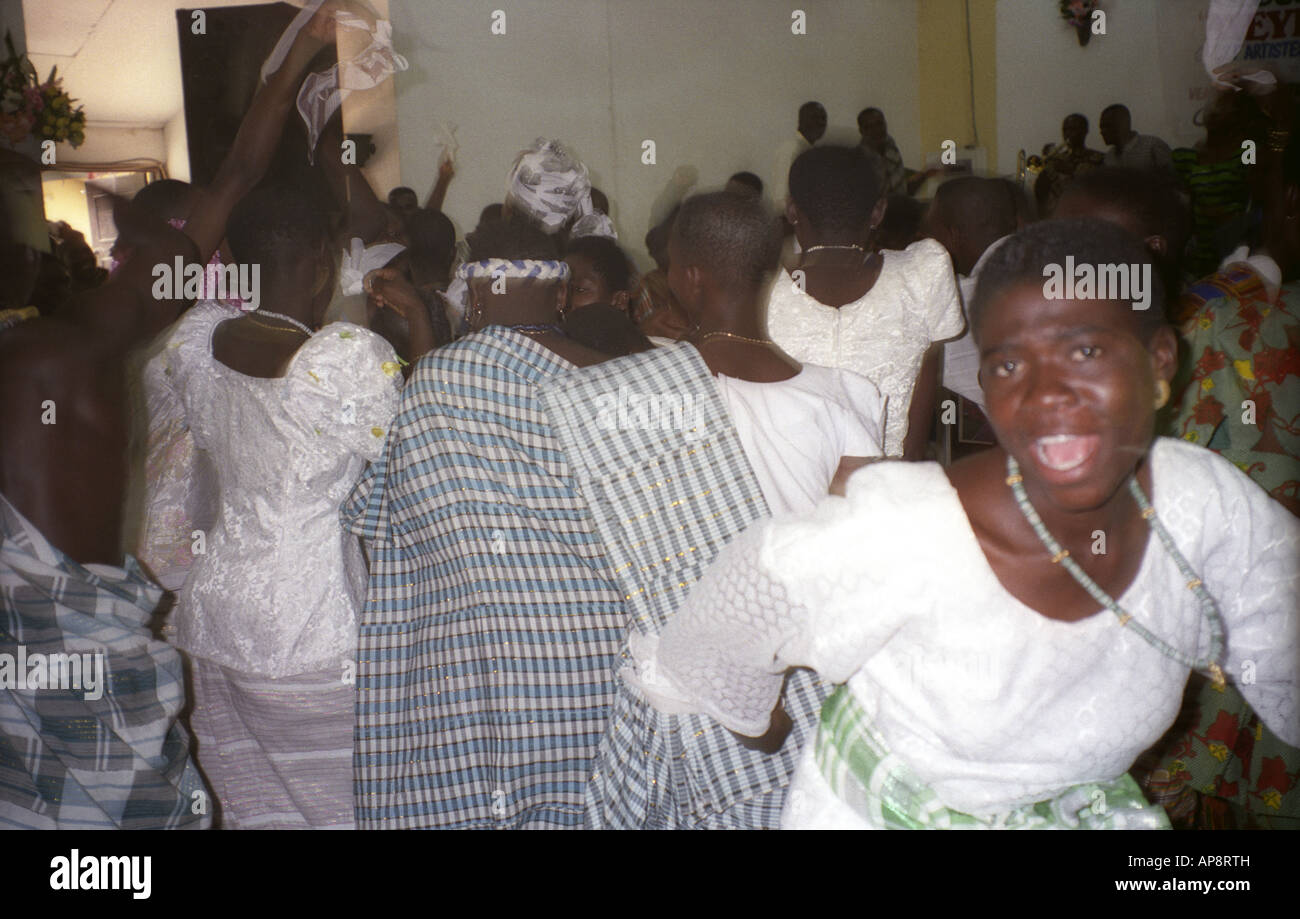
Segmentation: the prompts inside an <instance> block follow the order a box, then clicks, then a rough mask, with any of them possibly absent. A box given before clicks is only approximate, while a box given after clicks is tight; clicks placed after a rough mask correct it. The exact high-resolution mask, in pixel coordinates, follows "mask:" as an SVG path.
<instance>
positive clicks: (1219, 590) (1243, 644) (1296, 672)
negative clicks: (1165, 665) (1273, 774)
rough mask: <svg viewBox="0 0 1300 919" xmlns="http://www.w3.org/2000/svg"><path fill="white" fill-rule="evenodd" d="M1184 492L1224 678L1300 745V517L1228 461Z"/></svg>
mask: <svg viewBox="0 0 1300 919" xmlns="http://www.w3.org/2000/svg"><path fill="white" fill-rule="evenodd" d="M1178 446H1180V447H1182V448H1183V449H1184V451H1187V452H1191V451H1195V452H1194V453H1192V454H1191V455H1197V454H1201V457H1200V458H1201V459H1202V461H1203V462H1204V463H1206V464H1207V465H1208V466H1209V467H1210V469H1211V475H1212V479H1211V480H1210V481H1208V482H1205V483H1204V486H1203V489H1202V490H1198V492H1197V493H1196V494H1195V495H1194V496H1192V495H1189V508H1188V512H1189V513H1191V514H1194V515H1195V516H1196V517H1197V519H1198V523H1199V524H1200V528H1201V530H1202V532H1203V533H1204V534H1205V537H1204V538H1205V539H1206V541H1207V543H1208V545H1207V546H1206V547H1205V549H1204V550H1203V551H1204V561H1203V563H1202V565H1203V569H1202V570H1203V573H1202V577H1203V578H1204V580H1205V583H1206V584H1207V585H1208V586H1209V587H1210V588H1211V592H1212V593H1214V594H1215V596H1216V598H1217V599H1218V601H1219V607H1220V610H1221V611H1222V613H1223V618H1224V625H1225V627H1226V631H1227V661H1226V667H1225V669H1226V670H1227V673H1228V676H1229V678H1231V679H1232V680H1233V682H1234V683H1235V684H1236V686H1237V688H1238V689H1240V690H1241V694H1242V695H1243V696H1244V697H1245V698H1246V701H1247V702H1249V703H1250V705H1251V707H1252V708H1253V709H1254V710H1255V712H1256V714H1258V715H1259V717H1260V719H1261V720H1263V722H1264V723H1265V724H1267V725H1268V727H1269V729H1270V730H1272V731H1273V732H1274V733H1275V734H1277V736H1278V737H1280V738H1282V740H1284V741H1285V742H1286V743H1289V744H1291V745H1293V746H1300V521H1297V520H1296V518H1295V517H1294V516H1293V515H1292V514H1291V513H1289V512H1288V511H1287V510H1286V508H1284V507H1283V506H1282V505H1281V504H1279V503H1278V502H1276V501H1274V500H1273V499H1272V498H1270V497H1269V496H1268V494H1267V493H1266V492H1264V490H1263V489H1261V488H1260V487H1259V486H1258V485H1256V484H1255V483H1254V482H1252V481H1251V480H1250V479H1248V478H1247V477H1246V476H1245V475H1244V474H1242V473H1241V472H1240V471H1239V470H1238V469H1237V468H1236V467H1234V466H1232V465H1231V464H1230V463H1228V462H1227V461H1226V460H1223V459H1221V458H1220V457H1218V456H1215V455H1214V454H1212V453H1209V451H1202V450H1200V448H1195V447H1190V446H1188V445H1185V444H1179V445H1178Z"/></svg>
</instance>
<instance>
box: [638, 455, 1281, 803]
mask: <svg viewBox="0 0 1300 919" xmlns="http://www.w3.org/2000/svg"><path fill="white" fill-rule="evenodd" d="M1152 456H1153V459H1152V464H1153V465H1152V475H1153V477H1154V492H1155V493H1154V496H1153V504H1154V506H1155V508H1156V513H1157V515H1158V516H1159V519H1160V520H1161V521H1162V522H1163V524H1164V526H1165V527H1166V529H1167V530H1168V531H1169V533H1170V534H1171V536H1172V537H1173V540H1174V542H1175V544H1176V545H1177V546H1178V547H1179V549H1180V551H1181V552H1182V554H1183V556H1184V557H1185V558H1186V560H1187V562H1188V563H1189V564H1190V566H1191V568H1192V569H1193V570H1194V571H1195V572H1197V573H1198V574H1199V576H1200V577H1201V578H1203V579H1204V582H1205V585H1206V587H1207V588H1209V591H1210V593H1211V594H1212V595H1213V596H1214V597H1215V598H1216V599H1217V600H1218V602H1219V607H1220V609H1221V611H1222V614H1223V619H1224V624H1225V626H1226V630H1227V651H1226V655H1225V666H1224V670H1225V671H1226V672H1227V674H1228V676H1229V679H1233V680H1235V681H1236V683H1237V685H1238V686H1239V687H1240V689H1241V692H1242V695H1244V696H1245V697H1246V699H1247V700H1248V701H1249V702H1250V704H1251V706H1252V707H1253V708H1254V709H1255V711H1256V712H1257V713H1258V714H1259V716H1260V718H1261V719H1262V720H1263V721H1264V722H1265V723H1266V724H1267V725H1268V726H1269V728H1270V729H1272V730H1273V731H1275V732H1276V733H1277V734H1278V736H1279V737H1281V738H1282V739H1283V740H1285V741H1286V742H1287V743H1291V744H1296V743H1298V742H1300V707H1298V706H1300V674H1298V673H1297V670H1300V612H1298V611H1297V610H1298V608H1300V522H1298V521H1297V520H1296V519H1295V518H1294V517H1292V516H1291V515H1290V514H1289V513H1287V511H1286V509H1285V508H1283V507H1282V506H1281V505H1280V504H1278V503H1276V502H1275V501H1273V500H1272V499H1270V498H1269V496H1268V495H1267V494H1265V493H1264V491H1263V490H1262V489H1260V488H1259V486H1257V485H1256V484H1255V483H1253V482H1251V481H1250V480H1249V479H1248V478H1246V476H1245V475H1243V474H1242V473H1241V472H1240V470H1238V469H1237V468H1236V467H1234V466H1233V465H1232V464H1231V463H1229V462H1227V461H1226V460H1224V459H1222V458H1221V457H1219V456H1217V455H1216V454H1214V453H1211V452H1210V451H1208V450H1205V449H1203V448H1201V447H1196V446H1193V445H1190V444H1186V443H1183V442H1181V441H1177V440H1170V439H1160V440H1158V441H1157V442H1156V444H1155V445H1154V447H1153V450H1152ZM1185 581H1186V579H1185V578H1184V576H1183V575H1182V573H1181V572H1180V571H1179V569H1178V566H1177V565H1176V564H1175V562H1174V560H1173V559H1172V558H1171V557H1170V555H1169V553H1168V552H1167V551H1166V550H1165V548H1164V546H1163V545H1162V544H1161V542H1160V540H1159V539H1158V538H1157V536H1156V535H1155V534H1154V533H1152V534H1151V536H1150V537H1149V539H1148V541H1147V545H1146V549H1145V554H1144V557H1143V559H1142V564H1141V568H1140V570H1139V571H1138V574H1137V576H1136V578H1135V579H1134V581H1133V583H1132V584H1131V585H1130V587H1129V588H1128V590H1127V591H1125V593H1124V594H1123V596H1121V597H1120V598H1119V600H1118V602H1119V604H1120V606H1121V607H1122V608H1123V609H1124V610H1125V611H1127V612H1129V613H1131V614H1132V616H1133V617H1134V619H1136V620H1137V621H1139V622H1141V623H1142V624H1143V625H1145V626H1146V627H1147V628H1148V629H1150V631H1151V632H1152V633H1154V634H1155V635H1157V636H1159V637H1160V638H1161V639H1163V640H1164V641H1166V642H1168V643H1169V644H1171V645H1172V646H1173V647H1175V648H1177V649H1179V650H1181V651H1182V652H1183V653H1184V654H1186V655H1188V656H1190V657H1193V658H1203V657H1204V656H1205V655H1206V654H1207V652H1208V648H1209V631H1208V628H1207V625H1206V619H1205V616H1204V615H1203V613H1202V611H1201V609H1200V604H1199V603H1198V602H1197V600H1196V598H1195V596H1194V595H1193V594H1192V592H1191V591H1190V590H1188V589H1187V587H1186V584H1185ZM637 658H638V663H637V673H638V674H639V675H640V677H639V683H640V685H641V687H642V689H643V691H645V692H646V694H647V696H649V697H650V699H651V701H652V702H653V703H654V704H655V705H656V707H659V708H661V709H663V710H666V711H675V712H683V711H696V712H703V713H705V714H708V715H710V716H711V717H713V718H715V719H716V720H718V721H719V722H721V723H722V724H724V725H725V726H727V727H728V728H730V729H732V730H734V731H739V732H741V733H745V734H750V735H757V734H761V733H763V731H765V730H766V729H767V726H768V723H769V720H770V717H771V712H772V709H773V707H774V706H775V704H776V701H777V699H778V698H779V695H780V692H781V685H782V681H783V679H784V673H785V670H786V668H788V667H791V666H807V667H812V668H813V669H814V670H816V671H817V673H818V674H819V675H820V676H821V677H822V678H824V679H827V680H830V681H832V682H836V683H847V685H848V688H849V690H850V692H852V693H853V696H854V698H855V700H856V701H857V702H858V703H859V704H860V705H861V706H862V708H863V710H864V711H865V712H866V713H867V715H868V716H869V717H870V718H871V719H872V721H873V722H874V725H875V728H876V730H877V731H878V732H879V734H880V735H881V736H882V737H883V738H884V740H885V743H886V744H887V745H888V748H889V751H890V752H891V753H892V754H893V755H895V756H898V757H900V758H901V759H902V760H903V762H904V763H905V764H906V765H907V766H908V767H909V768H910V769H911V771H912V772H913V773H914V774H915V775H917V776H918V777H919V778H920V779H921V780H923V781H924V782H925V784H926V785H927V786H928V787H929V788H931V789H933V791H934V793H935V794H936V796H937V797H938V798H939V799H940V800H941V801H942V802H943V803H944V804H945V805H946V806H948V807H950V808H952V809H954V810H957V811H960V812H962V813H967V814H974V815H977V816H981V817H993V818H995V817H996V816H997V815H999V814H1005V813H1007V812H1009V811H1011V810H1013V809H1015V808H1017V807H1020V806H1023V805H1026V804H1031V803H1034V802H1037V801H1043V800H1048V799H1050V798H1052V797H1054V796H1055V795H1057V794H1059V793H1061V792H1062V791H1064V790H1065V789H1068V788H1070V787H1073V786H1075V785H1080V784H1084V783H1088V782H1106V781H1113V780H1115V779H1117V778H1119V777H1120V776H1122V775H1123V774H1124V773H1125V772H1127V771H1128V770H1129V769H1130V768H1131V767H1132V765H1133V762H1134V760H1135V759H1136V758H1137V756H1138V755H1139V754H1141V753H1142V752H1143V751H1144V750H1146V749H1147V748H1148V747H1150V746H1151V745H1152V744H1153V743H1154V742H1155V741H1156V740H1158V739H1159V738H1160V736H1161V734H1163V733H1164V731H1165V730H1166V729H1167V728H1168V727H1169V725H1170V724H1171V723H1172V722H1173V720H1174V718H1175V716H1176V715H1177V713H1178V710H1179V705H1180V703H1181V701H1182V695H1183V687H1184V685H1185V684H1186V682H1187V677H1188V674H1189V670H1188V667H1187V666H1186V665H1184V664H1181V663H1179V662H1178V661H1175V660H1172V659H1171V658H1169V657H1166V656H1165V655H1163V654H1162V653H1161V652H1160V651H1158V650H1157V649H1156V648H1155V647H1153V646H1152V645H1151V644H1149V643H1148V642H1147V641H1145V640H1144V639H1143V638H1142V637H1141V636H1140V635H1138V634H1137V633H1136V632H1134V631H1133V630H1132V629H1128V628H1124V627H1122V626H1121V625H1120V624H1119V622H1118V620H1117V619H1116V618H1115V616H1114V615H1112V614H1111V613H1110V612H1107V611H1105V610H1102V611H1101V612H1099V613H1097V614H1096V615H1093V616H1091V617H1089V618H1087V619H1083V620H1080V621H1077V622H1063V621H1057V620H1053V619H1048V618H1047V617H1045V616H1043V615H1041V614H1039V613H1038V612H1036V611H1034V610H1032V609H1030V608H1029V607H1027V606H1025V605H1024V604H1022V603H1021V602H1020V601H1019V600H1017V599H1016V598H1015V597H1014V596H1012V595H1011V594H1010V593H1008V592H1007V590H1006V588H1004V587H1003V586H1002V584H1001V582H1000V581H999V580H998V578H997V576H996V575H995V574H994V572H993V569H992V568H991V567H990V566H989V564H988V561H987V560H986V559H985V556H984V554H983V551H982V550H981V549H980V546H979V542H978V541H977V540H976V538H975V535H974V533H973V532H972V530H971V527H970V523H969V521H968V519H967V517H966V514H965V511H964V509H963V507H962V504H961V502H960V500H959V499H958V497H957V493H956V491H955V490H954V489H953V487H952V485H951V484H950V483H949V481H948V478H947V476H946V475H945V474H944V471H943V469H942V468H941V467H940V466H938V465H937V464H934V463H901V462H897V463H891V462H886V463H878V464H876V465H873V466H869V467H867V468H865V469H863V470H861V471H859V472H858V473H856V474H855V475H854V476H853V478H852V479H850V481H849V485H848V490H847V497H845V498H835V497H831V498H827V499H825V500H824V501H823V502H822V503H821V504H820V505H819V506H818V508H817V509H816V510H815V511H813V512H812V513H809V514H804V515H801V516H798V517H787V518H778V519H776V520H770V521H766V522H764V523H761V524H758V525H756V526H755V527H752V528H750V529H749V530H748V531H747V532H746V533H745V534H743V535H742V536H740V537H738V538H737V539H736V541H735V542H733V543H732V544H731V545H730V546H728V547H727V548H726V549H725V550H724V551H723V552H722V553H721V554H720V555H719V556H718V558H717V560H716V561H715V562H714V564H713V566H712V567H711V568H710V570H709V572H708V573H707V574H706V575H705V577H704V578H703V579H701V581H700V582H699V583H698V584H697V585H696V587H695V589H694V590H693V591H692V593H691V595H690V596H689V598H688V599H687V601H686V603H685V604H684V605H683V606H682V608H681V609H680V610H678V612H677V614H676V615H675V616H674V618H673V619H672V620H670V621H669V623H668V625H667V627H666V628H665V629H664V630H663V633H662V635H661V636H660V638H659V640H658V645H657V647H655V646H654V645H652V644H651V645H647V646H645V647H642V648H640V649H638V651H637ZM862 823H863V821H862V820H861V819H860V818H859V817H858V816H857V814H855V812H854V811H853V810H852V809H851V808H850V807H849V806H848V805H847V804H846V803H844V802H842V801H840V800H839V799H838V798H837V797H836V795H835V793H834V792H833V791H832V790H831V787H830V785H829V783H828V782H827V781H826V780H825V779H824V778H823V776H822V774H821V772H820V770H819V769H818V767H817V764H816V762H815V760H814V758H813V754H812V748H811V746H810V747H809V748H808V749H807V750H806V751H805V753H804V757H803V760H802V761H801V764H800V766H799V769H798V771H797V772H796V778H795V781H794V783H793V784H792V786H791V792H790V796H789V799H788V801H787V805H786V813H785V818H784V820H783V825H787V826H794V827H854V826H861V825H862Z"/></svg>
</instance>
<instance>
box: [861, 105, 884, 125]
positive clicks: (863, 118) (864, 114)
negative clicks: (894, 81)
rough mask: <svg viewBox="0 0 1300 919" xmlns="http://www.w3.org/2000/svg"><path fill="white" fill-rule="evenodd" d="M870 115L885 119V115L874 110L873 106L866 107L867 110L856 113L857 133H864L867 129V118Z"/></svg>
mask: <svg viewBox="0 0 1300 919" xmlns="http://www.w3.org/2000/svg"><path fill="white" fill-rule="evenodd" d="M872 113H875V114H877V115H879V116H880V117H881V118H884V117H885V113H884V112H882V111H881V110H880V109H878V108H876V107H875V106H868V107H867V108H864V109H863V110H862V111H860V112H858V130H859V131H865V130H866V129H867V116H868V115H870V114H872Z"/></svg>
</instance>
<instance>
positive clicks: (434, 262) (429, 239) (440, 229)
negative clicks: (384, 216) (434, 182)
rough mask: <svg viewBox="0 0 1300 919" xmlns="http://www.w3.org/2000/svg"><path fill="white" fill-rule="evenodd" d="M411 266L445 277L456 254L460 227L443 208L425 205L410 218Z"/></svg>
mask: <svg viewBox="0 0 1300 919" xmlns="http://www.w3.org/2000/svg"><path fill="white" fill-rule="evenodd" d="M406 235H407V239H408V241H409V242H410V247H409V249H408V251H409V252H410V254H411V266H412V267H413V268H416V267H417V266H418V270H419V271H420V273H421V274H422V275H423V276H426V277H445V276H446V274H447V270H448V269H449V268H450V267H451V262H452V259H454V258H455V257H456V228H455V227H454V226H452V223H451V220H450V219H449V218H448V217H447V215H446V214H444V213H443V212H442V211H437V210H426V209H424V208H421V209H420V210H417V211H416V212H415V213H413V214H411V216H410V217H408V218H407V219H406Z"/></svg>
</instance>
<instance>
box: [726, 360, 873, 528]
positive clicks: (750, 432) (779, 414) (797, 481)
mask: <svg viewBox="0 0 1300 919" xmlns="http://www.w3.org/2000/svg"><path fill="white" fill-rule="evenodd" d="M716 380H717V383H718V391H719V392H720V393H721V394H722V401H723V402H724V403H726V405H727V410H728V412H730V414H731V420H732V422H733V423H734V424H735V425H736V433H737V434H738V435H739V437H740V445H741V447H742V448H743V449H744V451H745V456H746V457H747V458H748V459H749V465H750V466H751V467H752V468H753V470H754V475H755V476H756V477H757V478H758V485H759V488H761V489H762V490H763V497H764V498H765V499H766V500H767V509H768V510H769V511H770V512H771V513H772V514H774V515H775V514H783V513H786V512H788V511H806V510H808V509H810V508H811V507H813V505H815V504H816V503H817V502H818V501H820V500H821V499H822V498H823V497H825V496H826V489H827V487H828V486H829V484H830V482H831V479H833V478H834V477H835V471H836V470H837V469H838V468H839V465H840V457H843V456H881V455H882V453H881V449H880V441H881V430H882V428H883V426H884V420H885V417H884V416H885V412H884V408H883V406H882V404H881V399H880V392H879V391H878V390H877V389H876V387H875V385H874V384H873V383H872V382H871V381H870V380H868V379H866V378H865V377H862V376H859V375H858V374H856V373H853V372H851V371H848V370H832V369H831V368H829V367H818V366H817V365H816V364H805V365H804V367H803V370H801V371H800V372H799V373H798V374H796V375H795V376H793V377H791V378H790V379H788V380H781V381H780V382H777V383H754V382H751V381H749V380H739V379H736V378H734V377H728V376H722V375H719V376H718V377H716Z"/></svg>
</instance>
